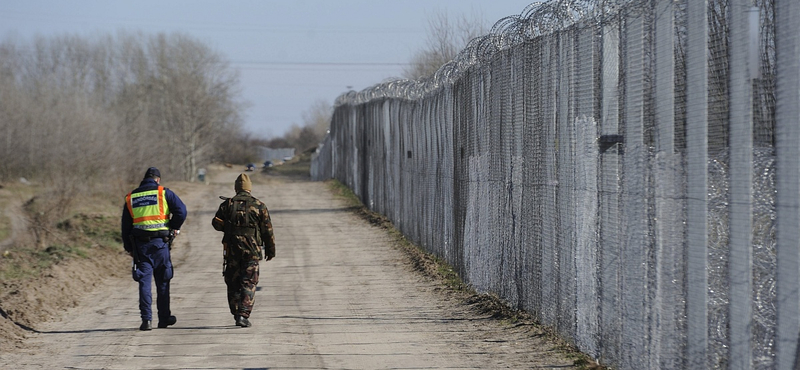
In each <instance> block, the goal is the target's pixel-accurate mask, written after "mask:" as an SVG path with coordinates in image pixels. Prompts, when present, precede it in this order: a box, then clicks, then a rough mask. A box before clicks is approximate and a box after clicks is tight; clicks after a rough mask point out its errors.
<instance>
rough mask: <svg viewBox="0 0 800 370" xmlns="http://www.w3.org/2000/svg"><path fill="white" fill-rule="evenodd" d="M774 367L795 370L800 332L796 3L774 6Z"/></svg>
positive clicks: (780, 0) (787, 0) (799, 27)
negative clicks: (775, 326)
mask: <svg viewBox="0 0 800 370" xmlns="http://www.w3.org/2000/svg"><path fill="white" fill-rule="evenodd" d="M775 14H776V18H777V19H776V22H775V23H776V29H777V34H776V35H775V43H776V53H775V54H776V58H777V62H776V64H777V86H776V88H777V91H776V94H775V95H776V100H777V105H776V107H775V131H776V133H775V136H776V154H777V157H778V158H777V168H778V172H777V179H776V180H777V187H778V194H777V199H776V203H777V218H778V219H777V225H776V228H777V247H776V249H777V255H778V257H777V259H778V273H777V277H776V280H777V295H778V297H777V307H776V309H777V315H778V317H777V326H778V328H777V338H776V339H777V350H776V352H777V366H776V369H779V370H789V369H796V367H795V366H796V365H797V360H798V359H797V357H798V353H797V351H798V350H797V348H798V332H800V294H799V293H798V289H800V230H799V229H798V225H800V165H798V158H800V123H799V122H798V118H800V21H798V20H799V19H800V2H797V1H796V0H776V1H775Z"/></svg>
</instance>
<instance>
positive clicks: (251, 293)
mask: <svg viewBox="0 0 800 370" xmlns="http://www.w3.org/2000/svg"><path fill="white" fill-rule="evenodd" d="M251 189H252V182H250V177H249V176H247V174H245V173H243V174H241V175H239V177H237V178H236V181H235V182H234V190H235V191H236V195H235V196H234V197H233V198H225V197H221V198H223V199H225V201H224V202H222V204H220V205H219V209H218V210H217V213H216V215H214V219H213V220H212V221H211V225H212V226H213V227H214V229H215V230H217V231H223V232H225V235H224V236H223V237H222V248H223V254H224V257H225V261H224V265H223V266H224V269H223V272H222V275H223V276H224V277H225V285H227V286H228V306H229V307H230V310H231V314H232V315H233V319H234V321H235V323H236V325H237V326H241V327H243V328H247V327H250V326H251V324H250V320H249V318H250V313H251V312H252V311H253V303H254V302H255V294H256V285H258V261H259V260H261V258H264V259H266V260H267V261H269V260H271V259H273V258H274V257H275V237H274V235H273V233H272V221H271V220H270V218H269V210H268V209H267V206H266V205H265V204H264V203H263V202H261V201H260V200H258V199H256V198H255V197H254V196H252V195H251V194H250V190H251ZM262 246H263V247H264V251H263V254H262V250H261V247H262Z"/></svg>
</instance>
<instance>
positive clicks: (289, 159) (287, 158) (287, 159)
mask: <svg viewBox="0 0 800 370" xmlns="http://www.w3.org/2000/svg"><path fill="white" fill-rule="evenodd" d="M292 158H293V157H283V161H284V162H289V161H291V160H292Z"/></svg>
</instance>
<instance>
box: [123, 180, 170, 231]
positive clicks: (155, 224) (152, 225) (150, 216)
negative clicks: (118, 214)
mask: <svg viewBox="0 0 800 370" xmlns="http://www.w3.org/2000/svg"><path fill="white" fill-rule="evenodd" d="M164 194H165V191H164V187H163V186H159V187H158V189H156V190H146V191H143V192H139V193H130V194H128V196H126V197H125V203H126V204H127V205H128V212H130V214H131V217H132V218H133V227H134V228H135V229H143V230H148V231H158V230H169V226H167V221H169V205H168V204H167V200H166V199H165V197H164Z"/></svg>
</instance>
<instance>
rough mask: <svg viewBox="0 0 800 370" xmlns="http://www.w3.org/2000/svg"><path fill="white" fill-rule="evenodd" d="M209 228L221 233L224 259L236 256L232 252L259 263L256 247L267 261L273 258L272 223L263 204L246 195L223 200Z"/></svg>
mask: <svg viewBox="0 0 800 370" xmlns="http://www.w3.org/2000/svg"><path fill="white" fill-rule="evenodd" d="M211 226H213V227H214V229H215V230H217V231H222V232H224V233H225V235H224V236H223V237H222V244H223V246H224V248H225V252H226V256H231V255H232V253H235V254H238V253H236V252H238V251H234V250H233V248H237V249H239V250H241V251H242V252H246V253H248V254H250V255H252V256H253V259H256V258H257V259H261V258H263V256H262V255H261V248H259V247H260V246H264V250H265V251H266V254H267V256H266V257H267V258H271V257H275V236H274V235H273V233H272V220H271V219H270V217H269V210H268V209H267V206H266V204H264V203H263V202H261V201H260V200H258V199H256V198H255V197H254V196H252V195H251V194H250V193H249V192H247V191H242V192H239V193H238V194H236V196H234V197H233V198H227V199H225V201H223V202H222V203H221V204H220V205H219V209H217V213H216V214H215V215H214V219H213V220H212V221H211Z"/></svg>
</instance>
